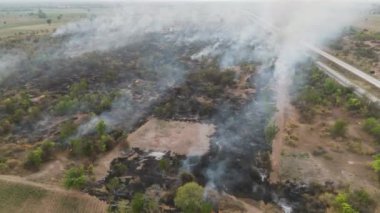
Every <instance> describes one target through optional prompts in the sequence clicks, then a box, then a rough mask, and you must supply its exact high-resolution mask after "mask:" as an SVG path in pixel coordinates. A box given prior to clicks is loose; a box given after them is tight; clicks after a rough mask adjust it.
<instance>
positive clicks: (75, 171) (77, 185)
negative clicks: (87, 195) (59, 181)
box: [63, 166, 87, 189]
mask: <svg viewBox="0 0 380 213" xmlns="http://www.w3.org/2000/svg"><path fill="white" fill-rule="evenodd" d="M86 183H87V176H86V174H85V170H84V168H83V167H82V166H80V167H72V168H70V169H69V170H67V171H66V174H65V177H64V182H63V184H64V186H65V187H66V188H68V189H83V188H84V187H85V185H86Z"/></svg>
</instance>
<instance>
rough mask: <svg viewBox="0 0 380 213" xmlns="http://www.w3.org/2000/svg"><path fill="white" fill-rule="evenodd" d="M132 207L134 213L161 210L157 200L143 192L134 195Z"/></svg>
mask: <svg viewBox="0 0 380 213" xmlns="http://www.w3.org/2000/svg"><path fill="white" fill-rule="evenodd" d="M131 207H132V212H133V213H153V212H158V211H159V208H158V204H157V202H156V201H155V200H153V199H152V198H150V197H148V196H146V195H144V194H142V193H137V194H135V195H134V196H133V199H132V201H131Z"/></svg>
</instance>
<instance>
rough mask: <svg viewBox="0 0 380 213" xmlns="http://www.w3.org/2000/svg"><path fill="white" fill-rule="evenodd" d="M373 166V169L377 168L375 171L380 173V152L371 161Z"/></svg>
mask: <svg viewBox="0 0 380 213" xmlns="http://www.w3.org/2000/svg"><path fill="white" fill-rule="evenodd" d="M371 167H372V168H373V170H375V172H377V173H379V174H380V154H378V155H376V156H375V157H374V160H373V161H372V163H371Z"/></svg>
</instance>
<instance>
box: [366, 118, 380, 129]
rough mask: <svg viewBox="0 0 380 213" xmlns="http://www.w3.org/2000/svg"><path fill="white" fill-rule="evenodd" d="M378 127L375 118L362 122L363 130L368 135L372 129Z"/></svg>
mask: <svg viewBox="0 0 380 213" xmlns="http://www.w3.org/2000/svg"><path fill="white" fill-rule="evenodd" d="M378 125H380V123H379V122H378V121H377V120H376V119H375V118H367V119H366V120H365V121H364V124H363V129H364V131H366V132H368V133H370V132H371V130H372V129H373V128H375V127H376V126H378Z"/></svg>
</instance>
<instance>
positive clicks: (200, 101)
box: [154, 62, 236, 120]
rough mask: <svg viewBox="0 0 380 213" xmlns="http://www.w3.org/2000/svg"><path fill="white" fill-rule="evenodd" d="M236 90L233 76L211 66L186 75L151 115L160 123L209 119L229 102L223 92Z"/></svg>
mask: <svg viewBox="0 0 380 213" xmlns="http://www.w3.org/2000/svg"><path fill="white" fill-rule="evenodd" d="M234 86H236V81H235V72H233V71H231V70H226V71H221V70H219V68H218V66H217V64H215V62H213V63H211V64H202V68H201V69H200V70H197V71H195V72H191V73H189V74H188V76H187V79H186V80H185V82H184V83H183V84H182V85H181V86H180V87H177V88H175V89H173V90H172V91H171V92H170V93H169V95H168V97H167V98H166V99H164V100H163V101H162V103H161V104H159V105H158V106H157V107H155V109H154V115H156V116H157V117H159V118H163V119H180V118H186V117H187V118H194V117H195V118H196V119H203V120H204V119H210V118H211V117H212V116H213V115H214V114H215V113H216V110H217V107H218V105H219V104H221V103H223V102H226V101H227V100H231V98H233V97H231V95H228V94H227V93H226V88H228V87H234Z"/></svg>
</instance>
